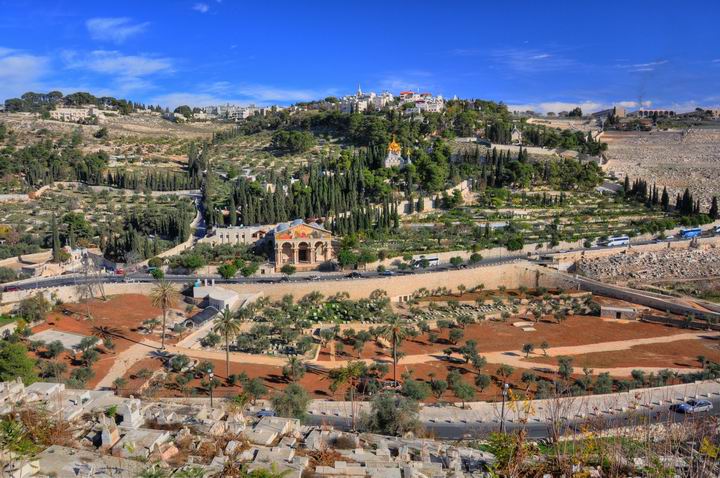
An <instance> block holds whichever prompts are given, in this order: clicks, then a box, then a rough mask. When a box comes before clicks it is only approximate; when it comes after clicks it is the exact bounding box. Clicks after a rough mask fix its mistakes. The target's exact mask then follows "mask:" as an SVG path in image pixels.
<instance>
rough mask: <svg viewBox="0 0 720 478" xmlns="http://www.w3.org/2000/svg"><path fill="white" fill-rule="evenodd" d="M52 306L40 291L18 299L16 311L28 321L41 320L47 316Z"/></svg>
mask: <svg viewBox="0 0 720 478" xmlns="http://www.w3.org/2000/svg"><path fill="white" fill-rule="evenodd" d="M50 309H52V306H51V305H50V302H48V301H47V299H45V296H44V295H42V294H41V293H39V292H38V293H37V294H35V295H33V296H31V297H27V298H25V299H23V300H21V301H20V304H19V305H18V310H17V313H18V315H19V316H20V317H22V318H23V319H25V321H26V322H28V323H35V322H43V321H44V320H45V319H46V318H47V314H48V312H50Z"/></svg>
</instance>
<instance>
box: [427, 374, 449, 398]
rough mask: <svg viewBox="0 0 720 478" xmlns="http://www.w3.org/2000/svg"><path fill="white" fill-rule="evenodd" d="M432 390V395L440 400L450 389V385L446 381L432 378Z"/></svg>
mask: <svg viewBox="0 0 720 478" xmlns="http://www.w3.org/2000/svg"><path fill="white" fill-rule="evenodd" d="M430 388H431V389H432V393H433V395H435V398H436V399H438V400H440V398H441V397H442V395H443V393H445V390H447V388H448V383H447V382H446V381H445V380H440V379H436V378H432V379H430Z"/></svg>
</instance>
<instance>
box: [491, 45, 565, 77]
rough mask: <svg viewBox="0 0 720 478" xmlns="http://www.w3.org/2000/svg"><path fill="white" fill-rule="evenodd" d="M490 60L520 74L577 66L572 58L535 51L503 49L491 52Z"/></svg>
mask: <svg viewBox="0 0 720 478" xmlns="http://www.w3.org/2000/svg"><path fill="white" fill-rule="evenodd" d="M490 58H491V59H492V60H494V61H495V62H496V63H499V64H501V65H504V66H506V67H508V68H510V69H511V70H514V71H517V72H520V73H538V72H543V71H557V70H564V69H567V68H570V67H571V66H576V65H577V63H576V62H575V60H572V59H570V58H565V57H563V56H561V55H558V54H551V53H548V52H547V51H541V50H535V49H522V48H503V49H499V50H493V51H492V52H490Z"/></svg>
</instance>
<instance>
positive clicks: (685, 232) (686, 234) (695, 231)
mask: <svg viewBox="0 0 720 478" xmlns="http://www.w3.org/2000/svg"><path fill="white" fill-rule="evenodd" d="M701 233H702V229H700V228H699V227H693V228H691V229H680V237H681V238H682V239H691V238H693V237H698V236H699V235H700V234H701Z"/></svg>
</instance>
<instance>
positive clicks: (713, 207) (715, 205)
mask: <svg viewBox="0 0 720 478" xmlns="http://www.w3.org/2000/svg"><path fill="white" fill-rule="evenodd" d="M708 215H709V216H710V218H711V219H712V220H713V221H714V220H716V219H717V218H718V200H717V196H713V198H712V204H711V205H710V211H709V213H708Z"/></svg>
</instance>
